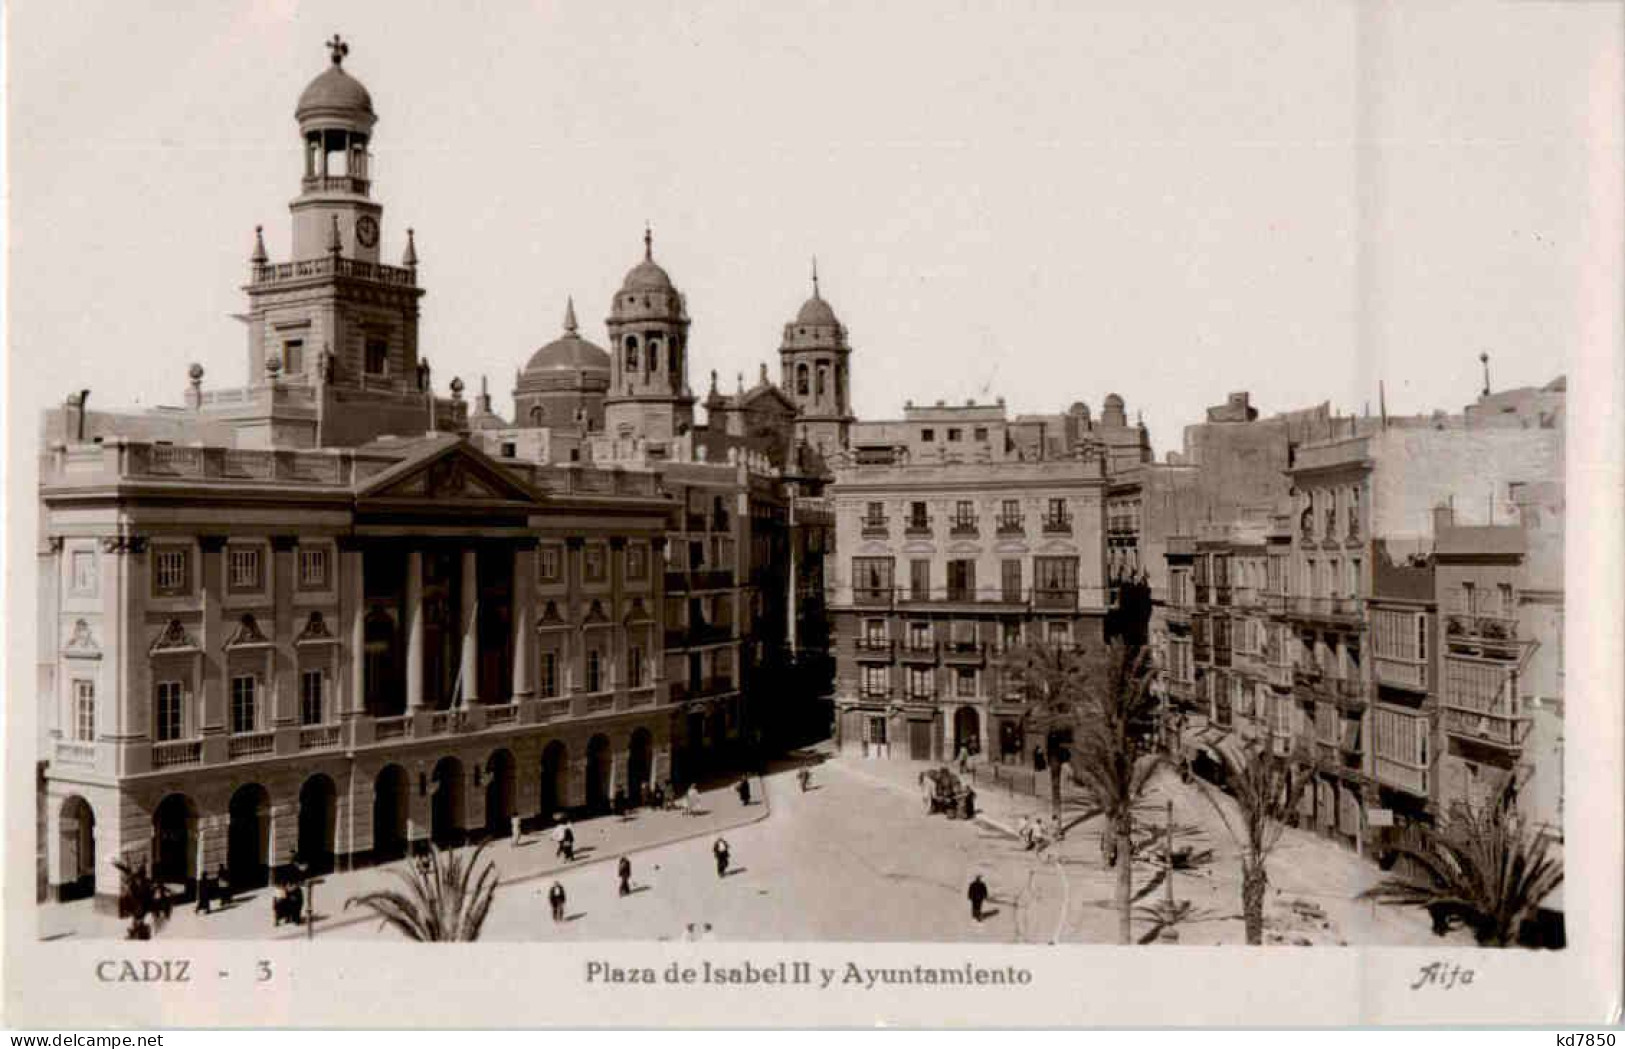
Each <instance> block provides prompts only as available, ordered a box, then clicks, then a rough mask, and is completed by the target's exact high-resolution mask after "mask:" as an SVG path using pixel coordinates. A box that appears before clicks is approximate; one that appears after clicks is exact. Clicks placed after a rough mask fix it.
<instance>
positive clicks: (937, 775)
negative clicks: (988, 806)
mask: <svg viewBox="0 0 1625 1049" xmlns="http://www.w3.org/2000/svg"><path fill="white" fill-rule="evenodd" d="M920 794H921V797H922V799H923V800H924V803H925V814H926V815H927V816H935V815H936V814H937V813H939V812H946V813H947V814H948V818H949V819H958V818H959V817H960V816H965V817H966V818H969V817H970V816H971V815H972V812H971V806H972V804H973V802H972V800H971V799H973V798H974V797H975V793H974V792H973V791H972V790H971V787H970V784H969V783H967V782H965V781H963V780H961V779H960V778H959V777H958V776H955V775H954V774H953V773H952V772H950V771H949V770H948V769H946V768H940V769H927V770H926V771H924V772H922V773H920Z"/></svg>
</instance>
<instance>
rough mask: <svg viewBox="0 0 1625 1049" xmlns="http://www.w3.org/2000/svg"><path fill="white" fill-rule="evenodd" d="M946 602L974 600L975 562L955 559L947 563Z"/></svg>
mask: <svg viewBox="0 0 1625 1049" xmlns="http://www.w3.org/2000/svg"><path fill="white" fill-rule="evenodd" d="M948 600H950V601H975V600H976V562H975V561H972V560H969V559H968V558H957V559H955V560H953V561H949V562H948Z"/></svg>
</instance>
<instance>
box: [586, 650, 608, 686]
mask: <svg viewBox="0 0 1625 1049" xmlns="http://www.w3.org/2000/svg"><path fill="white" fill-rule="evenodd" d="M603 687H604V661H603V657H602V656H601V655H599V653H598V650H597V649H596V648H589V649H587V691H588V692H599V691H602V689H603Z"/></svg>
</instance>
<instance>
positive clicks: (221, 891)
mask: <svg viewBox="0 0 1625 1049" xmlns="http://www.w3.org/2000/svg"><path fill="white" fill-rule="evenodd" d="M214 898H215V899H217V900H219V901H220V907H221V909H222V910H224V909H225V907H226V905H227V904H229V903H230V902H231V876H230V875H229V874H227V873H226V865H225V864H224V863H222V864H221V865H220V866H219V867H217V868H216V869H215V872H214Z"/></svg>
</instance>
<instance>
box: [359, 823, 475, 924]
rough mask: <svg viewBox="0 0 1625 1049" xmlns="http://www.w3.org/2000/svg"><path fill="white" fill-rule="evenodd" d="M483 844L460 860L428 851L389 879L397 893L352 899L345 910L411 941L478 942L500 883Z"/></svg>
mask: <svg viewBox="0 0 1625 1049" xmlns="http://www.w3.org/2000/svg"><path fill="white" fill-rule="evenodd" d="M485 848H486V846H485V844H483V843H482V844H481V845H480V846H479V847H477V848H476V849H474V851H473V852H472V853H471V854H469V855H467V856H463V855H460V854H458V853H457V852H455V851H453V852H442V851H441V850H440V849H439V848H434V847H432V848H431V850H430V852H429V853H428V854H427V855H426V856H423V857H419V858H414V859H412V860H409V861H408V862H407V863H406V864H405V865H404V867H396V868H393V869H391V871H390V873H391V874H392V875H393V876H394V877H395V878H396V879H397V880H398V881H400V882H401V884H402V886H403V889H402V890H401V891H397V890H392V889H381V890H376V891H373V892H367V893H362V894H360V895H357V896H352V897H350V898H349V899H348V900H346V901H345V903H344V906H345V907H346V908H348V907H350V906H352V905H354V906H358V907H365V908H367V909H369V910H371V911H373V913H375V914H377V915H378V917H379V918H380V919H381V920H382V921H383V922H384V923H385V924H387V925H391V926H394V927H395V928H396V929H398V930H400V932H401V933H402V934H403V935H405V936H407V937H408V938H409V939H413V940H421V941H425V942H450V941H458V940H461V941H465V942H466V941H471V940H477V939H479V936H480V931H481V929H482V928H483V927H484V925H485V919H486V916H487V915H488V914H489V913H490V910H491V903H492V900H493V899H494V898H495V895H496V890H497V885H498V883H499V879H498V877H497V873H496V865H495V864H494V863H492V862H491V861H490V860H485V862H484V864H483V865H482V864H481V862H480V861H481V858H482V857H483V855H484V852H485Z"/></svg>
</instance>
